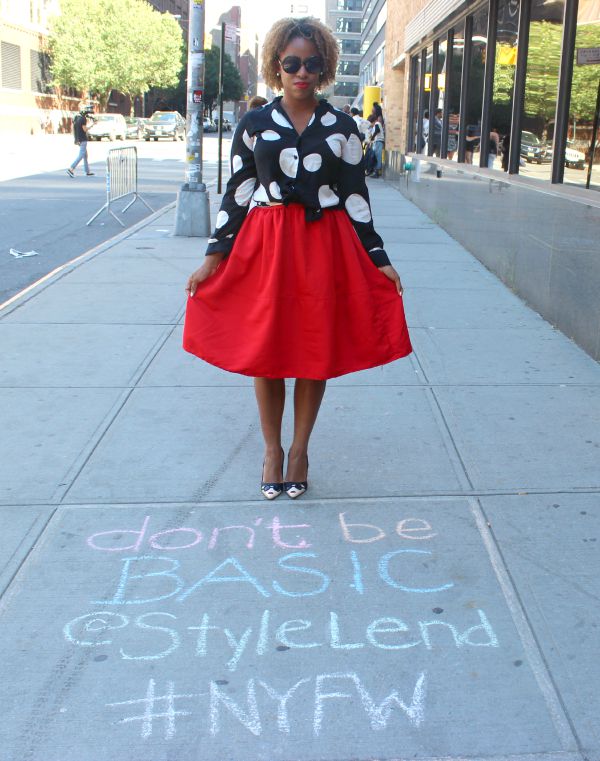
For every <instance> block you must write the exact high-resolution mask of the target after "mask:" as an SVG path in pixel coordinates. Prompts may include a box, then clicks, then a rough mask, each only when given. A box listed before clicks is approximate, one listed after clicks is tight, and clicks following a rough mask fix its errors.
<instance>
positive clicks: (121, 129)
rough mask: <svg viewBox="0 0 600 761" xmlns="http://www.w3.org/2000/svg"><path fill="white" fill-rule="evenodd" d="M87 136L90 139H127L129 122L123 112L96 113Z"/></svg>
mask: <svg viewBox="0 0 600 761" xmlns="http://www.w3.org/2000/svg"><path fill="white" fill-rule="evenodd" d="M87 136H88V138H89V139H90V140H102V138H103V137H107V138H108V139H109V140H125V138H126V137H127V124H126V122H125V117H124V116H123V114H94V124H93V125H92V126H91V127H90V128H89V129H88V131H87Z"/></svg>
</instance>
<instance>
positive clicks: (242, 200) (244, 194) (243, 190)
mask: <svg viewBox="0 0 600 761" xmlns="http://www.w3.org/2000/svg"><path fill="white" fill-rule="evenodd" d="M255 185H256V177H250V178H248V179H247V180H244V182H240V184H239V185H238V186H237V188H236V191H235V193H234V196H233V197H234V198H235V202H236V203H237V205H238V206H248V204H249V203H250V199H251V198H252V193H254V186H255Z"/></svg>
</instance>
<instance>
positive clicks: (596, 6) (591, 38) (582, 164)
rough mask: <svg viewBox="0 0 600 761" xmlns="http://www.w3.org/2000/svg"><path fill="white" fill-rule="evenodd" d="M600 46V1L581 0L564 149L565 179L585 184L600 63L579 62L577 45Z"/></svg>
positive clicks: (598, 167)
mask: <svg viewBox="0 0 600 761" xmlns="http://www.w3.org/2000/svg"><path fill="white" fill-rule="evenodd" d="M596 47H600V3H598V1H597V0H579V8H578V11H577V33H576V35H575V61H574V62H573V84H572V86H571V105H570V108H569V132H568V139H567V148H566V151H565V156H564V162H565V176H564V181H565V182H568V183H574V184H577V185H585V184H586V181H587V168H588V162H589V157H590V151H591V143H592V128H593V123H594V112H595V109H596V98H597V96H598V79H599V78H600V71H599V70H598V69H599V68H600V67H598V65H597V64H596V65H578V64H577V48H596ZM599 138H600V135H599V136H598V137H597V138H596V151H595V156H594V162H593V164H592V176H591V181H590V189H593V190H600V146H598V142H599Z"/></svg>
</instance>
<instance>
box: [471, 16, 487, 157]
mask: <svg viewBox="0 0 600 761" xmlns="http://www.w3.org/2000/svg"><path fill="white" fill-rule="evenodd" d="M487 19H488V13H487V7H484V8H482V9H481V10H480V11H478V12H477V13H476V14H475V15H474V16H473V32H472V34H471V65H470V67H469V85H468V99H467V111H466V114H465V120H466V130H467V132H466V137H465V163H466V164H479V146H480V144H481V111H482V107H483V80H484V75H485V60H486V51H487Z"/></svg>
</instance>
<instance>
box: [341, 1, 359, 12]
mask: <svg viewBox="0 0 600 761" xmlns="http://www.w3.org/2000/svg"><path fill="white" fill-rule="evenodd" d="M337 9H338V11H360V10H362V0H337Z"/></svg>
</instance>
